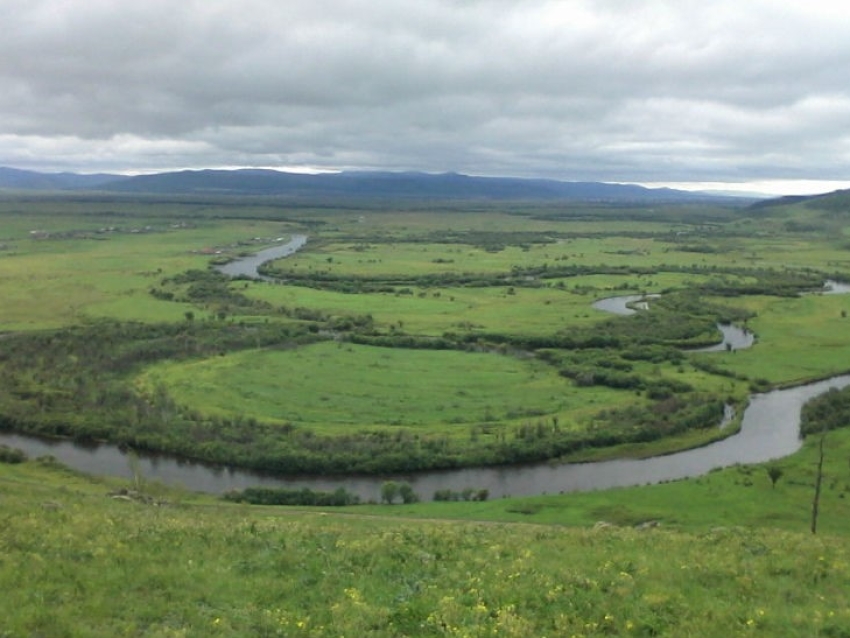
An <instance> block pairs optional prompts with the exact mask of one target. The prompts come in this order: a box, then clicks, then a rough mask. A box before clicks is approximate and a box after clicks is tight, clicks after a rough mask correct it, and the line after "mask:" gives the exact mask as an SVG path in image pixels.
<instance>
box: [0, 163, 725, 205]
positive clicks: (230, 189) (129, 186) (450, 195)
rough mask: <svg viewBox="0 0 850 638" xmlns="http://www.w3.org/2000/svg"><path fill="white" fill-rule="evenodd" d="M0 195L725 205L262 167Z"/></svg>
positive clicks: (599, 185) (627, 193)
mask: <svg viewBox="0 0 850 638" xmlns="http://www.w3.org/2000/svg"><path fill="white" fill-rule="evenodd" d="M0 189H5V190H17V191H36V192H38V191H42V192H48V191H101V192H110V193H128V194H129V193H137V194H143V193H148V194H221V195H274V196H290V197H324V198H411V199H440V200H500V201H509V200H549V201H556V200H572V201H600V202H623V203H626V202H636V203H637V202H640V203H644V202H652V201H657V202H671V201H691V202H692V201H709V200H714V201H716V200H718V199H730V198H729V197H725V196H720V195H716V194H711V193H695V192H690V191H681V190H675V189H669V188H646V187H644V186H639V185H636V184H614V183H608V182H569V181H558V180H550V179H523V178H515V177H477V176H471V175H463V174H459V173H439V174H432V173H418V172H397V173H396V172H368V171H362V172H360V171H352V172H341V173H322V174H317V175H313V174H301V173H287V172H283V171H276V170H270V169H235V170H183V171H174V172H163V173H155V174H150V175H135V176H126V175H113V174H107V173H101V174H96V175H89V174H86V175H84V174H78V173H40V172H36V171H27V170H21V169H15V168H4V167H0Z"/></svg>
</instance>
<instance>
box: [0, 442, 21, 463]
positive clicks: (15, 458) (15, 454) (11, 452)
mask: <svg viewBox="0 0 850 638" xmlns="http://www.w3.org/2000/svg"><path fill="white" fill-rule="evenodd" d="M26 460H27V453H26V452H24V451H23V450H19V449H18V448H15V447H9V446H8V445H0V463H23V462H24V461H26Z"/></svg>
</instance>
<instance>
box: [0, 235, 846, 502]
mask: <svg viewBox="0 0 850 638" xmlns="http://www.w3.org/2000/svg"><path fill="white" fill-rule="evenodd" d="M306 240H307V238H306V237H305V236H296V237H293V238H292V241H290V242H289V243H288V244H285V245H281V246H276V247H275V248H272V249H269V250H268V251H263V252H262V253H258V254H257V255H255V256H253V257H252V258H250V262H249V263H250V265H246V263H247V262H246V261H245V260H239V261H238V262H232V263H231V264H228V265H227V266H223V267H221V270H222V272H227V274H231V275H234V276H236V275H247V276H252V277H257V276H258V275H257V272H256V269H257V267H258V266H259V264H260V263H263V261H267V260H269V259H279V258H281V257H283V256H286V255H288V254H292V253H293V252H295V251H296V250H298V249H299V248H300V247H301V246H303V245H304V242H306ZM272 251H274V252H272ZM261 254H262V255H263V257H262V258H259V255H261ZM224 268H227V269H228V270H227V271H225V270H224ZM640 299H642V297H637V296H635V297H619V298H616V301H614V300H612V299H608V300H602V301H601V302H597V303H596V304H594V305H595V306H596V307H597V308H600V309H604V310H609V311H612V312H614V311H616V310H611V307H618V308H622V309H625V310H628V311H629V312H630V311H631V310H630V309H628V308H627V304H629V303H632V302H635V301H639V300H640ZM721 330H723V328H722V327H721ZM730 338H731V337H730V335H729V334H727V332H726V330H724V343H723V344H720V348H725V345H724V344H725V342H726V341H727V340H729V339H730ZM749 343H750V345H751V344H752V341H750V342H749ZM735 347H739V346H735ZM740 347H746V346H740ZM848 385H850V375H841V376H836V377H834V378H832V379H827V380H825V381H818V382H815V383H810V384H807V385H803V386H799V387H795V388H788V389H784V390H774V391H773V392H767V393H764V394H756V395H753V396H752V397H751V400H750V404H749V406H748V407H747V409H746V410H745V411H744V414H743V417H742V424H741V429H740V431H739V432H738V433H737V434H734V435H732V436H730V437H728V438H726V439H723V440H722V441H717V442H715V443H712V444H710V445H706V446H704V447H701V448H696V449H693V450H686V451H683V452H677V453H675V454H670V455H667V456H658V457H652V458H648V459H639V460H637V459H620V460H612V461H601V462H595V463H571V464H558V463H538V464H532V465H524V466H508V467H490V468H468V469H462V470H446V471H434V472H422V473H418V474H414V475H409V476H407V475H406V476H394V477H363V476H334V477H326V476H314V477H297V478H287V477H279V476H278V477H273V476H266V475H262V474H258V473H255V472H250V471H246V470H239V469H235V468H224V467H211V466H208V465H204V464H201V463H194V462H190V461H185V460H181V459H176V458H174V457H170V456H167V455H144V454H140V455H139V459H138V464H137V466H138V471H140V472H141V474H142V476H144V478H145V479H147V480H153V481H160V482H162V483H166V484H170V485H180V486H182V487H185V488H187V489H190V490H196V491H201V492H211V493H223V492H226V491H228V490H233V489H244V488H246V487H251V486H268V487H285V488H290V489H300V488H304V487H307V488H310V489H313V490H323V491H332V490H334V489H336V488H338V487H340V486H343V487H345V488H346V489H347V490H349V491H350V492H352V493H354V494H357V495H358V496H359V497H360V498H361V499H363V500H370V499H375V500H378V499H379V497H380V488H381V485H382V483H383V482H384V481H386V480H387V479H388V478H393V479H396V480H405V481H409V482H410V484H411V486H412V487H413V489H414V490H415V491H416V492H417V493H418V494H419V495H420V497H421V498H423V499H426V500H427V499H430V498H431V497H432V495H433V494H434V492H435V491H437V490H441V489H451V490H456V491H460V490H463V489H464V488H467V487H471V488H474V489H487V490H489V494H490V497H491V498H501V497H503V496H531V495H535V494H547V493H548V494H554V493H559V492H573V491H587V490H599V489H607V488H613V487H627V486H635V485H645V484H650V483H658V482H661V481H669V480H674V479H681V478H686V477H693V476H699V475H702V474H705V473H707V472H710V471H711V470H713V469H715V468H720V467H727V466H730V465H734V464H736V463H762V462H765V461H769V460H771V459H775V458H780V457H783V456H787V455H789V454H792V453H794V452H796V451H797V450H798V449H799V448H800V446H801V444H802V443H801V440H800V410H801V408H802V406H803V404H804V403H805V402H806V401H808V400H809V399H811V398H813V397H815V396H817V395H819V394H821V393H823V392H826V391H827V390H829V389H830V388H839V389H840V388H844V387H847V386H848ZM0 443H2V444H5V445H9V446H12V447H16V448H19V449H22V450H24V451H25V452H26V453H27V454H29V455H30V456H31V457H37V456H42V455H48V454H49V455H53V456H54V457H56V458H57V459H58V460H59V461H61V462H62V463H64V464H66V465H68V466H69V467H72V468H74V469H78V470H81V471H84V472H88V473H90V474H96V475H109V476H123V477H127V478H132V471H131V467H130V463H129V460H128V457H127V455H126V453H125V452H124V451H122V450H121V449H119V448H118V447H117V446H114V445H106V444H103V445H96V446H92V445H81V444H77V443H74V442H72V441H67V440H44V439H39V438H36V437H31V436H24V435H20V434H9V433H0Z"/></svg>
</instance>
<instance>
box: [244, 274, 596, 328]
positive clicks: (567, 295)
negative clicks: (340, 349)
mask: <svg viewBox="0 0 850 638" xmlns="http://www.w3.org/2000/svg"><path fill="white" fill-rule="evenodd" d="M574 285H576V286H579V285H580V284H579V283H578V282H575V283H574ZM247 294H248V296H249V297H251V298H255V299H262V300H264V301H268V302H270V303H272V304H274V305H275V306H287V307H309V308H315V309H318V310H321V311H322V312H325V313H328V314H331V315H335V316H338V315H345V314H354V315H367V314H368V315H372V317H373V318H374V320H375V322H376V323H377V324H378V325H379V326H380V327H382V328H384V329H389V328H390V327H393V328H395V329H397V330H401V331H404V332H406V333H409V334H421V335H429V336H439V335H441V334H443V333H445V332H455V333H458V334H461V333H464V332H468V331H484V332H487V331H492V332H508V333H513V334H520V335H546V334H552V333H553V332H556V331H558V330H561V329H565V328H568V327H570V326H576V325H583V324H587V323H592V322H594V321H598V320H600V319H602V318H605V317H607V315H604V314H603V313H600V312H599V311H596V310H594V309H593V308H591V303H592V302H593V297H592V296H585V295H583V294H576V293H575V292H573V291H568V290H560V289H558V288H555V287H551V288H550V287H545V288H515V289H514V290H513V291H512V292H511V293H508V289H507V287H487V288H457V287H435V288H428V289H422V288H411V289H410V291H409V293H405V294H402V293H359V294H347V293H338V292H330V291H323V290H314V289H310V288H301V287H295V286H276V285H268V284H252V285H251V286H250V288H249V289H248V291H247ZM603 296H604V295H603Z"/></svg>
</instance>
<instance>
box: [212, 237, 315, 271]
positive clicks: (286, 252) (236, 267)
mask: <svg viewBox="0 0 850 638" xmlns="http://www.w3.org/2000/svg"><path fill="white" fill-rule="evenodd" d="M306 243H307V235H293V236H292V237H291V238H290V240H289V241H288V242H287V243H285V244H281V245H280V246H272V247H271V248H266V249H265V250H261V251H260V252H258V253H255V254H253V255H250V256H248V257H243V258H242V259H236V260H234V261H231V262H230V263H227V264H224V265H223V266H217V267H216V269H217V270H218V271H219V272H220V273H223V274H225V275H229V276H231V277H250V278H252V279H262V280H264V281H274V280H273V279H271V278H270V277H263V276H262V275H261V274H260V273H259V272H257V268H259V267H260V266H261V265H262V264H264V263H266V262H267V261H273V260H275V259H283V258H284V257H289V256H290V255H291V254H293V253H295V252H297V251H298V250H300V249H301V248H302V247H303V246H304V244H306Z"/></svg>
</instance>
